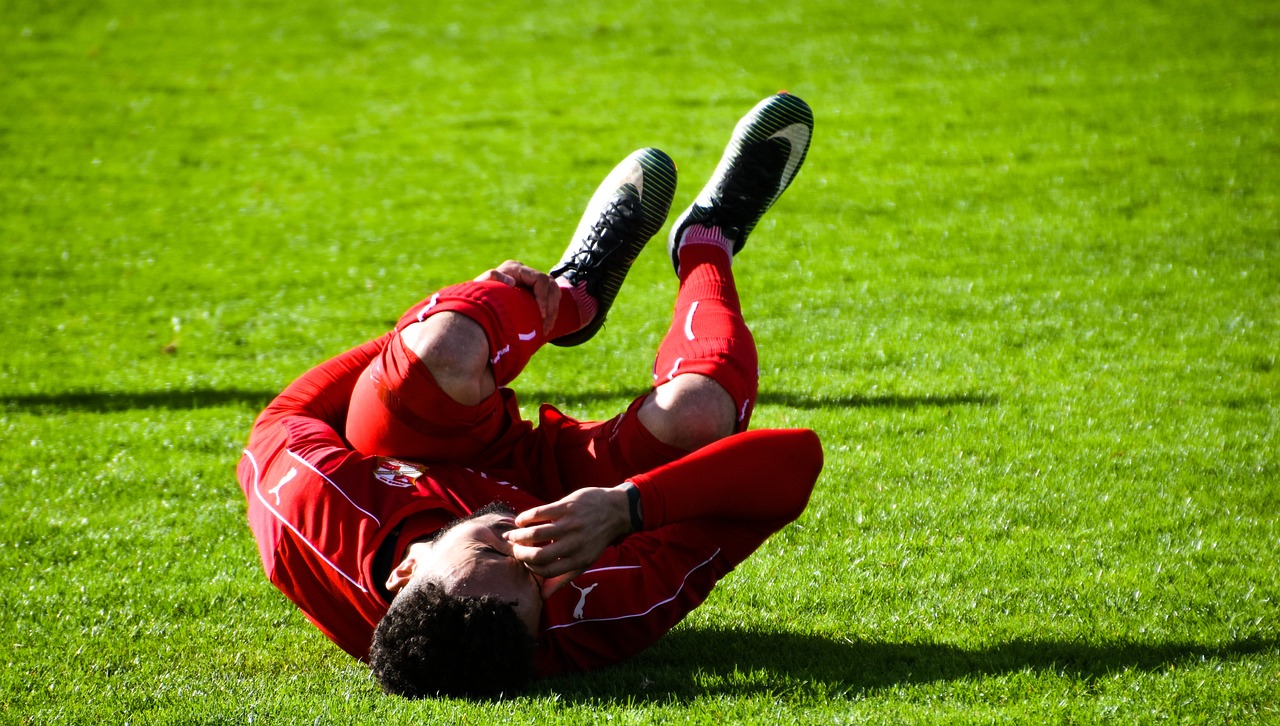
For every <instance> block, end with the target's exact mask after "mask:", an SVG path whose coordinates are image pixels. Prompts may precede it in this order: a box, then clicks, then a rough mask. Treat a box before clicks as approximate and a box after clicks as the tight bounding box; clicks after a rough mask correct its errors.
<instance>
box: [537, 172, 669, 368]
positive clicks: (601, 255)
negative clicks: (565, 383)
mask: <svg viewBox="0 0 1280 726" xmlns="http://www.w3.org/2000/svg"><path fill="white" fill-rule="evenodd" d="M675 191H676V165H675V162H673V161H671V157H669V156H667V155H666V154H665V153H663V152H661V151H659V150H657V149H640V150H639V151H636V152H633V153H632V154H631V155H630V156H628V157H627V158H626V159H623V160H622V163H620V164H618V166H616V167H614V170H613V171H612V172H610V173H609V176H607V177H605V180H604V181H603V182H601V184H600V188H599V189H597V190H596V193H595V195H594V196H592V197H591V201H590V202H589V203H588V204H587V211H586V212H585V213H584V214H583V215H582V221H581V222H579V223H578V229H577V231H576V232H574V234H573V241H572V242H570V243H569V248H568V249H566V250H565V251H564V256H563V257H561V258H560V262H559V263H557V264H556V266H555V267H554V268H552V269H551V276H552V277H562V278H564V280H565V282H568V283H569V284H570V285H575V286H576V285H579V284H581V283H584V282H585V283H586V291H587V294H589V295H591V297H593V298H595V300H596V314H595V317H593V318H592V319H591V322H589V323H587V325H586V327H584V328H582V329H581V330H578V331H576V332H573V333H570V334H568V335H562V336H560V337H559V338H555V339H554V340H552V341H551V342H552V343H553V344H555V345H559V346H565V347H567V346H573V345H581V344H582V343H585V342H587V341H588V340H590V339H591V337H592V336H594V335H595V334H596V331H598V330H600V327H601V326H602V325H604V319H605V314H606V313H608V312H609V306H611V305H613V298H614V297H615V296H617V294H618V290H619V289H620V288H621V287H622V281H623V279H625V278H626V276H627V271H628V270H630V269H631V263H633V262H635V260H636V257H637V256H638V255H639V254H640V250H642V249H644V245H645V243H646V242H648V241H649V239H650V238H651V237H653V236H654V235H655V234H657V233H658V230H660V229H662V225H663V224H665V223H666V221H667V213H668V212H670V211H671V198H672V197H673V196H675Z"/></svg>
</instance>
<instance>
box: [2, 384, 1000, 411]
mask: <svg viewBox="0 0 1280 726" xmlns="http://www.w3.org/2000/svg"><path fill="white" fill-rule="evenodd" d="M648 390H649V389H640V388H616V389H609V390H600V391H578V392H573V391H566V392H562V391H544V390H539V389H533V390H525V391H522V390H520V389H519V388H517V394H518V395H519V398H520V400H521V401H522V402H528V403H534V402H537V403H540V402H543V401H546V402H549V403H552V404H556V405H564V406H581V405H588V404H594V403H600V402H606V401H619V402H620V403H621V404H623V405H625V403H626V402H629V401H631V400H632V399H634V398H637V397H638V396H642V395H644V394H645V393H647V392H648ZM277 393H278V392H277V391H253V390H244V389H235V388H233V389H225V390H223V389H209V388H206V389H195V390H187V391H140V392H123V391H67V392H62V393H24V394H8V395H0V410H12V411H25V412H30V413H57V412H60V411H87V412H91V413H113V412H116V411H129V410H134V409H174V410H186V409H196V408H215V407H218V406H241V407H247V408H252V409H254V410H261V409H262V408H264V407H265V406H266V405H267V404H268V403H270V402H271V399H273V398H275V396H276V394H277ZM997 403H999V399H998V398H997V397H996V396H992V395H989V394H968V393H961V394H940V395H932V394H930V395H924V396H838V395H837V396H830V395H825V394H823V395H817V396H811V395H806V394H803V393H794V392H779V391H765V392H762V393H761V394H760V398H759V404H760V405H764V406H783V407H787V408H801V409H824V408H918V407H922V406H934V407H947V406H992V405H995V404H997Z"/></svg>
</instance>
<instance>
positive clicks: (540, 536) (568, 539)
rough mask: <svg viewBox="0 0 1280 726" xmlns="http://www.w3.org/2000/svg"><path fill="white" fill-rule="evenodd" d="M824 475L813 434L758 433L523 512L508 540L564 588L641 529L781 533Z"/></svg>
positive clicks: (520, 556)
mask: <svg viewBox="0 0 1280 726" xmlns="http://www.w3.org/2000/svg"><path fill="white" fill-rule="evenodd" d="M821 470H822V445H821V443H820V442H819V440H818V437H817V435H816V434H814V433H813V432H812V431H808V430H803V429H798V430H758V431H750V432H747V433H742V434H738V435H736V436H730V437H728V438H725V439H721V440H720V441H717V442H715V443H714V444H711V445H710V446H707V447H704V448H702V449H699V450H698V451H696V452H694V453H692V454H689V455H688V456H685V457H682V458H680V459H678V460H676V461H674V462H672V463H670V464H667V465H665V466H661V467H659V468H657V469H654V470H653V471H650V472H647V473H645V474H640V475H637V476H634V477H632V478H631V479H630V480H629V481H627V482H624V483H622V484H620V485H618V486H615V487H610V488H597V487H588V488H584V489H579V490H576V491H574V492H572V493H570V494H569V495H568V496H566V497H564V498H563V499H560V500H559V501H556V502H553V503H551V504H548V505H545V506H542V507H536V508H534V509H530V510H528V511H526V512H522V513H521V514H520V515H519V516H518V517H517V518H516V524H517V525H518V526H519V527H520V528H519V529H516V530H512V531H511V532H509V533H507V538H508V540H509V541H511V542H512V543H513V544H514V545H515V546H514V547H513V552H514V555H515V557H516V558H517V559H519V560H521V561H523V562H525V564H526V565H528V566H529V568H530V569H531V570H533V571H534V572H536V573H538V574H539V575H542V576H544V577H546V578H552V582H551V587H552V588H554V587H555V586H557V585H563V584H564V582H565V581H567V580H564V579H556V578H559V577H560V576H563V575H572V573H574V572H577V571H579V570H581V569H583V568H585V567H587V566H589V565H590V564H591V563H593V562H595V560H596V558H598V557H599V556H600V554H601V553H602V552H603V551H604V549H605V547H607V546H608V545H609V544H610V543H611V542H613V541H615V540H617V539H618V538H619V537H621V536H623V535H626V534H628V533H630V532H633V531H637V527H636V526H635V525H639V527H638V529H641V530H648V529H656V528H658V527H662V526H664V525H668V524H676V523H680V522H692V521H711V522H718V523H728V524H732V523H743V524H752V525H757V526H755V527H753V529H754V528H760V529H765V530H767V531H776V530H777V529H780V528H781V527H782V526H784V525H785V524H786V523H787V522H790V521H792V520H794V519H796V518H797V517H799V516H800V514H801V513H802V512H803V511H804V508H805V506H806V505H807V504H808V501H809V495H810V493H811V492H812V491H813V485H814V483H815V482H816V481H817V478H818V474H819V472H821Z"/></svg>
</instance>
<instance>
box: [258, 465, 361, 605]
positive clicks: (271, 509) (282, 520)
mask: <svg viewBox="0 0 1280 726" xmlns="http://www.w3.org/2000/svg"><path fill="white" fill-rule="evenodd" d="M289 453H293V452H289ZM244 455H245V456H247V457H249V463H250V464H253V493H254V495H255V496H257V497H258V501H260V502H262V506H264V507H266V508H267V511H268V512H271V514H272V515H273V516H274V517H275V518H276V519H278V520H280V523H281V524H283V525H284V526H285V527H287V528H288V529H289V531H290V532H293V533H294V534H295V535H297V536H298V539H300V540H302V542H303V543H304V544H306V545H307V547H309V548H310V549H311V551H312V552H315V553H316V555H317V556H318V557H319V558H320V559H321V561H323V562H324V563H325V564H326V565H328V566H329V567H331V568H333V571H334V572H336V573H338V574H339V575H342V578H343V579H344V580H346V581H347V582H350V583H351V584H352V585H355V586H356V588H357V589H358V590H360V592H363V593H368V592H369V591H368V590H366V589H365V587H364V586H363V585H361V584H360V583H359V581H357V580H356V579H355V578H353V577H351V575H348V574H347V573H345V572H343V571H342V568H340V567H338V566H337V565H335V564H333V562H332V561H331V560H330V559H329V558H328V557H325V555H324V553H323V552H321V551H320V550H319V549H317V548H316V546H315V545H313V544H311V540H309V539H307V538H306V535H304V534H302V533H301V532H299V531H298V529H297V527H294V526H293V524H292V523H291V522H290V521H289V520H287V519H285V518H284V515H282V514H280V512H278V511H276V508H275V507H273V506H271V503H270V502H268V501H267V500H266V498H265V497H263V496H262V491H261V490H260V489H259V488H258V483H259V482H260V481H261V478H262V471H261V470H260V469H259V468H258V460H257V459H255V458H254V456H253V452H251V451H249V450H248V449H245V450H244ZM295 458H296V457H295ZM312 468H313V469H314V467H312ZM343 496H346V494H345V493H344V494H343ZM357 509H359V507H357ZM360 511H362V512H363V511H364V510H363V509H361V510H360Z"/></svg>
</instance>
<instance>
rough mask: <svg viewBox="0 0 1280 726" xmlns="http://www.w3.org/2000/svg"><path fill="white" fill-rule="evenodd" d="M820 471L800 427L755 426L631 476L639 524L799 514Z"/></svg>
mask: <svg viewBox="0 0 1280 726" xmlns="http://www.w3.org/2000/svg"><path fill="white" fill-rule="evenodd" d="M821 471H822V444H821V442H820V441H819V440H818V436H817V435H816V434H815V433H813V432H812V431H809V430H805V429H788V430H759V431H750V432H747V433H743V434H737V435H736V436H731V437H729V438H726V439H722V440H720V441H717V442H716V443H714V444H712V445H710V446H707V447H705V448H703V449H699V450H698V451H695V452H693V453H692V454H689V455H688V456H685V457H683V458H681V459H679V460H677V461H674V462H672V463H670V464H667V465H666V466H662V467H659V468H657V469H654V470H653V471H651V472H647V473H645V474H641V475H638V476H635V477H632V478H631V482H632V483H634V484H635V485H636V487H637V488H638V489H639V490H640V500H641V501H640V505H641V508H642V511H643V521H644V528H645V529H653V528H654V527H660V526H662V525H664V524H672V523H675V522H685V521H690V520H695V519H717V520H721V521H759V522H764V521H768V522H775V521H776V522H779V523H785V522H789V521H791V520H794V519H795V518H797V517H799V516H800V514H801V512H803V511H804V508H805V505H806V504H808V501H809V494H810V493H811V492H812V491H813V485H814V483H815V482H816V481H817V479H818V474H819V473H820V472H821Z"/></svg>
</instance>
